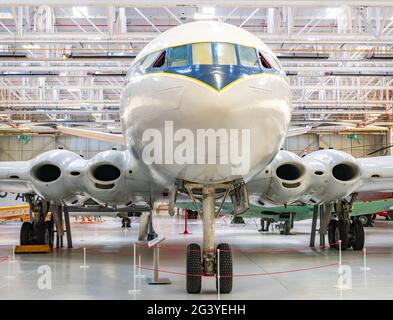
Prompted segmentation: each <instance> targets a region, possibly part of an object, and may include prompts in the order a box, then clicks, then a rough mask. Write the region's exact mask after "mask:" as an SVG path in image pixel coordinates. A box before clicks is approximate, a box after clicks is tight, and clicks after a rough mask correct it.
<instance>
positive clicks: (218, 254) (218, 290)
mask: <svg viewBox="0 0 393 320" xmlns="http://www.w3.org/2000/svg"><path fill="white" fill-rule="evenodd" d="M217 279H218V281H217V299H218V300H220V291H221V288H220V287H221V283H220V282H221V279H220V249H217Z"/></svg>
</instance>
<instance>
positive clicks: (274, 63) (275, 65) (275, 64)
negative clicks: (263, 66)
mask: <svg viewBox="0 0 393 320" xmlns="http://www.w3.org/2000/svg"><path fill="white" fill-rule="evenodd" d="M267 57H268V59H269V61H270V64H271V65H272V67H273V68H274V69H276V70H280V71H282V67H281V66H280V63H279V62H278V59H277V58H276V57H275V56H274V55H271V54H268V55H267Z"/></svg>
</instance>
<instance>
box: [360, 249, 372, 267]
mask: <svg viewBox="0 0 393 320" xmlns="http://www.w3.org/2000/svg"><path fill="white" fill-rule="evenodd" d="M366 256H367V249H366V248H363V267H361V268H360V270H363V271H369V270H371V268H370V267H367V257H366Z"/></svg>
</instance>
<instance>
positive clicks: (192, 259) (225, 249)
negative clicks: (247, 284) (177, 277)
mask: <svg viewBox="0 0 393 320" xmlns="http://www.w3.org/2000/svg"><path fill="white" fill-rule="evenodd" d="M218 249H219V250H220V255H219V256H218V254H217V252H218V251H216V252H215V255H214V260H215V268H214V269H215V271H214V274H213V276H216V289H217V290H220V293H223V294H225V293H230V292H231V291H232V286H233V262H232V251H231V247H230V245H229V244H227V243H221V244H219V245H218V246H217V250H218ZM205 263H206V261H203V254H202V251H201V247H200V246H199V245H198V244H196V243H192V244H190V245H188V246H187V275H186V288H187V293H191V294H195V293H200V292H201V289H202V276H203V275H205V274H206V273H205V272H204V271H203V269H204V264H205ZM209 275H212V274H209Z"/></svg>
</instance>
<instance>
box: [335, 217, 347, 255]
mask: <svg viewBox="0 0 393 320" xmlns="http://www.w3.org/2000/svg"><path fill="white" fill-rule="evenodd" d="M348 235H349V230H348V224H347V222H346V221H344V220H338V221H337V228H336V232H335V237H336V240H337V241H339V240H341V250H347V248H348V245H349V237H348ZM336 248H337V249H339V246H338V245H337V247H336Z"/></svg>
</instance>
